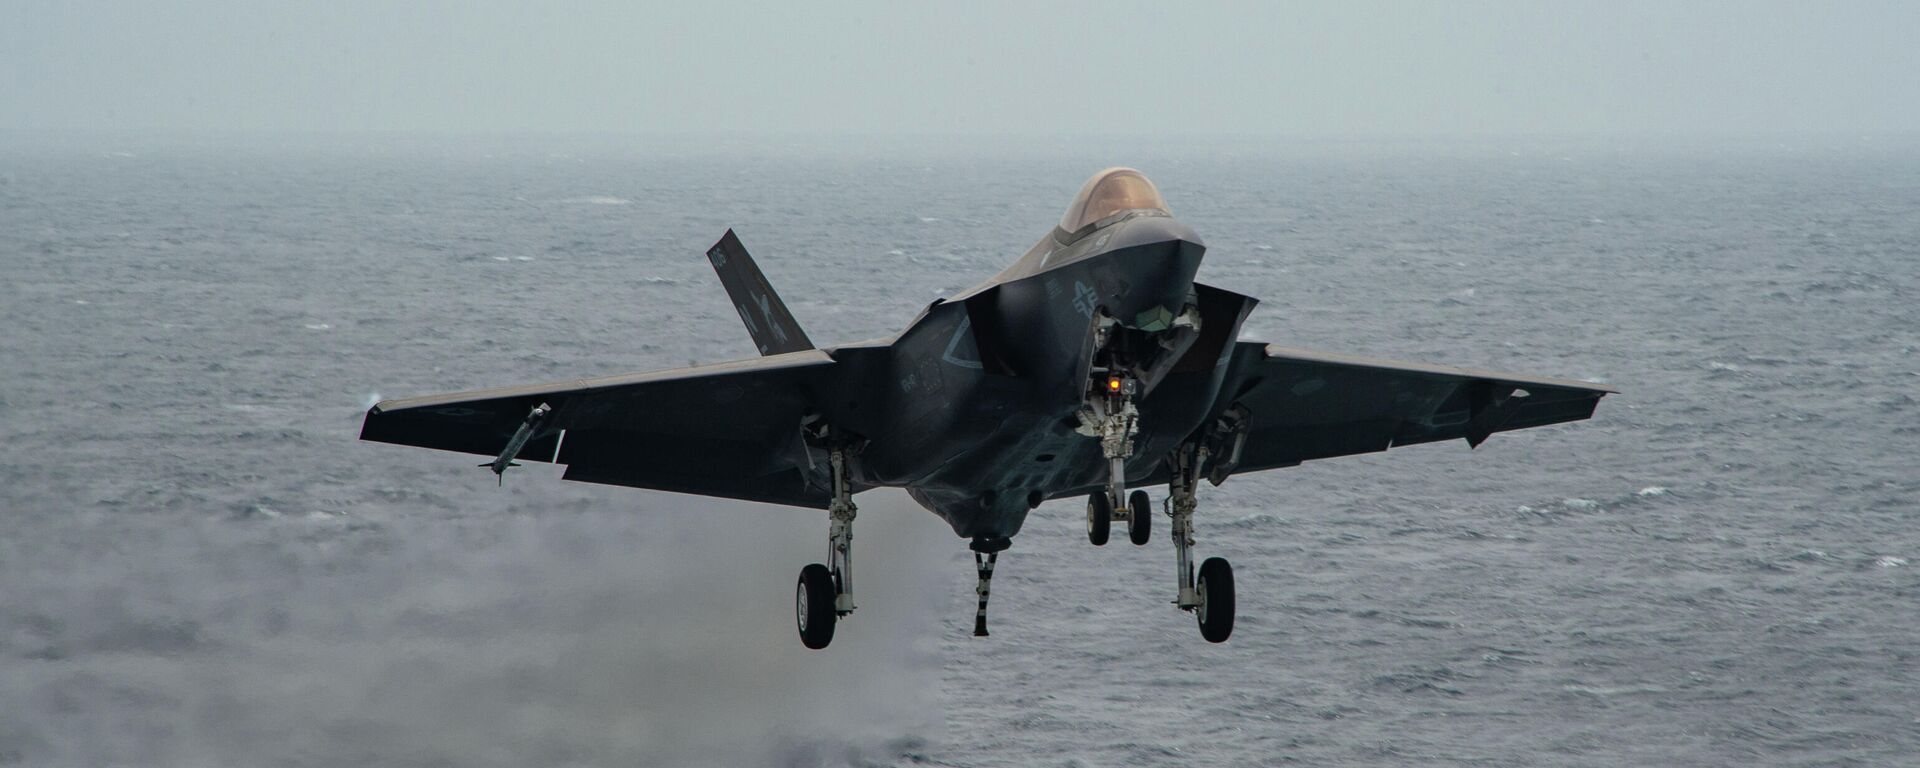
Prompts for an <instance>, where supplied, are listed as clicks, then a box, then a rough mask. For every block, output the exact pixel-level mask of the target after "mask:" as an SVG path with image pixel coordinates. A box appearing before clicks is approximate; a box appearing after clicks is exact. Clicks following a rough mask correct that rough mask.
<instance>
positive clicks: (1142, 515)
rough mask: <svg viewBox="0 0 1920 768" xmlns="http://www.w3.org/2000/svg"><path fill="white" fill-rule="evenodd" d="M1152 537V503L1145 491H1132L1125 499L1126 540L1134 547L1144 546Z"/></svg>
mask: <svg viewBox="0 0 1920 768" xmlns="http://www.w3.org/2000/svg"><path fill="white" fill-rule="evenodd" d="M1152 535H1153V502H1152V501H1151V500H1149V499H1148V498H1147V492H1146V491H1134V492H1133V494H1132V495H1130V496H1128V497H1127V540H1129V541H1132V542H1133V545H1134V546H1136V547H1140V546H1146V543H1147V537H1149V536H1152Z"/></svg>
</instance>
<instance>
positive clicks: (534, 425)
mask: <svg viewBox="0 0 1920 768" xmlns="http://www.w3.org/2000/svg"><path fill="white" fill-rule="evenodd" d="M552 412H553V409H552V408H550V407H548V406H547V404H546V403H541V404H539V405H536V406H534V407H533V410H532V411H530V412H528V413H527V418H526V420H525V421H522V422H520V428H519V429H516V430H514V431H513V437H512V438H510V439H508V440H507V447H505V448H502V449H501V450H500V456H499V457H498V458H496V459H494V460H493V461H489V462H487V463H485V464H481V465H480V466H483V467H487V468H489V469H492V470H493V475H494V477H496V478H499V480H500V485H502V486H504V485H506V484H507V478H506V473H507V469H508V468H510V467H517V466H520V465H519V464H518V463H517V462H515V461H514V460H513V457H515V456H518V455H520V449H521V448H524V447H526V445H527V441H528V440H531V439H533V433H534V430H536V429H539V428H540V422H542V421H545V420H546V419H547V414H549V413H552Z"/></svg>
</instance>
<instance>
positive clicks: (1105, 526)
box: [1087, 491, 1113, 547]
mask: <svg viewBox="0 0 1920 768" xmlns="http://www.w3.org/2000/svg"><path fill="white" fill-rule="evenodd" d="M1112 532H1113V498H1112V497H1110V496H1108V495H1107V492H1106V491H1096V492H1094V493H1093V494H1091V495H1089V496H1087V541H1091V542H1093V545H1094V546H1096V547H1103V546H1106V544H1107V536H1108V535H1110V534H1111V533H1112Z"/></svg>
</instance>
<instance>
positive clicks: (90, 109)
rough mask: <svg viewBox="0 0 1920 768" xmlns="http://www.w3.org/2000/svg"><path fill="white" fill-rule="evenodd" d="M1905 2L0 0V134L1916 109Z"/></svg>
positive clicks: (1903, 121)
mask: <svg viewBox="0 0 1920 768" xmlns="http://www.w3.org/2000/svg"><path fill="white" fill-rule="evenodd" d="M1915 29H1920V6H1915V5H1906V4H1896V3H1856V4H1849V5H1847V6H1845V7H1841V8H1837V9H1832V8H1815V7H1807V6H1801V5H1798V4H1793V3H1784V2H1769V3H1737V4H1736V3H1694V4H1686V5H1684V6H1679V7H1670V6H1669V5H1667V4H1657V3H1566V4H1552V5H1540V4H1519V3H1471V4H1448V5H1446V6H1444V7H1442V6H1427V5H1400V4H1391V3H1363V4H1355V5H1342V6H1339V7H1322V6H1311V5H1309V6H1293V5H1286V4H1265V3H1261V4H1239V3H1208V4H1203V5H1200V6H1197V7H1187V6H1178V7H1176V6H1164V5H1151V4H1141V3H1105V4H1100V5H1098V6H1094V5H1074V6H1048V7H1045V8H1031V9H1030V8H1024V7H1021V6H1019V5H1016V4H1010V3H994V4H985V5H974V4H969V5H966V6H939V7H932V8H919V7H896V6H893V5H887V4H866V3H856V4H846V3H832V4H825V5H813V6H805V7H800V6H786V5H778V4H755V3H745V4H728V5H725V6H724V7H720V6H711V5H709V6H702V7H700V8H684V7H678V6H666V7H656V8H645V7H632V6H628V5H626V4H623V3H617V2H603V1H598V0H596V1H593V2H576V3H565V4H559V5H555V6H541V7H539V8H517V7H503V6H497V5H487V6H477V7H476V6H468V5H458V4H450V5H435V6H414V5H405V6H400V7H388V6H385V5H382V4H378V3H365V2H353V3H338V4H325V5H314V6H304V7H287V6H281V5H272V6H256V5H253V4H248V3H240V2H231V1H230V0H198V1H193V2H183V3H176V4H170V5H167V6H149V5H145V4H137V3H128V2H61V3H55V2H37V1H36V2H20V3H14V4H9V5H8V6H7V7H6V8H4V9H0V104H6V105H9V108H8V109H4V110H0V133H4V134H7V135H11V136H16V137H17V136H21V135H29V136H31V135H42V134H48V133H52V134H56V135H58V134H65V133H71V132H108V133H135V134H138V133H154V134H158V135H207V134H217V135H238V136H252V135H269V136H273V135H296V136H301V135H322V136H333V135H346V136H366V135H375V136H378V135H401V136H423V135H425V136H431V135H451V136H466V135H478V136H528V135H534V136H538V135H563V136H602V137H665V138H675V137H708V136H712V135H718V136H720V137H722V138H725V137H797V138H821V137H826V138H836V137H837V138H858V137H862V136H883V137H915V136H926V137H966V138H971V139H994V138H996V137H1003V138H1004V137H1014V138H1067V139H1073V138H1127V137H1156V138H1174V137H1209V138H1213V137H1222V138H1285V139H1296V140H1316V139H1328V138H1332V139H1342V138H1354V139H1361V140H1368V139H1381V140H1399V139H1415V140H1418V139H1426V138H1447V139H1461V138H1465V139H1473V138H1481V137H1541V136H1575V137H1628V138H1654V139H1660V138H1677V139H1688V138H1698V137H1708V136H1726V135H1732V136H1759V137H1765V136H1776V135H1783V136H1797V135H1816V136H1843V137H1844V136H1857V135H1863V134H1864V135H1869V136H1880V135H1897V136H1905V135H1908V134H1912V133H1916V132H1920V99H1916V98H1915V97H1916V96H1920V85H1917V84H1916V82H1915V81H1914V80H1913V78H1911V77H1909V76H1907V75H1910V73H1912V72H1915V71H1920V47H1916V46H1913V45H1911V44H1910V41H1909V40H1908V39H1907V38H1908V36H1909V33H1910V32H1912V31H1913V30H1915Z"/></svg>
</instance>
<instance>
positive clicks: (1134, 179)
mask: <svg viewBox="0 0 1920 768" xmlns="http://www.w3.org/2000/svg"><path fill="white" fill-rule="evenodd" d="M1140 209H1145V210H1153V211H1159V212H1161V213H1168V212H1169V211H1167V201H1165V200H1162V199H1160V190H1158V189H1154V187H1153V182H1151V181H1147V177H1146V176H1143V175H1141V174H1140V172H1139V171H1136V170H1134V169H1132V168H1108V169H1106V170H1104V171H1101V172H1099V173H1096V174H1094V175H1093V178H1091V179H1087V184H1086V186H1083V187H1081V188H1080V194H1079V195H1077V196H1075V197H1074V198H1073V204H1072V205H1069V206H1067V214H1066V215H1065V216H1062V217H1061V218H1060V229H1062V230H1064V231H1067V232H1078V231H1080V230H1081V229H1082V228H1084V227H1086V226H1087V225H1089V224H1092V223H1094V222H1096V221H1099V220H1101V219H1104V218H1106V217H1108V216H1112V215H1114V214H1116V213H1120V212H1121V211H1131V210H1140Z"/></svg>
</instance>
